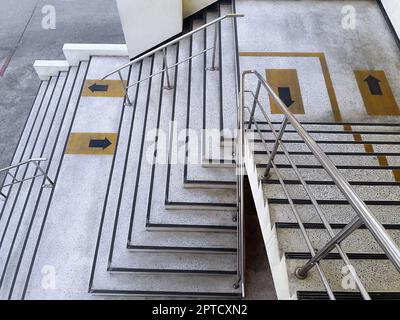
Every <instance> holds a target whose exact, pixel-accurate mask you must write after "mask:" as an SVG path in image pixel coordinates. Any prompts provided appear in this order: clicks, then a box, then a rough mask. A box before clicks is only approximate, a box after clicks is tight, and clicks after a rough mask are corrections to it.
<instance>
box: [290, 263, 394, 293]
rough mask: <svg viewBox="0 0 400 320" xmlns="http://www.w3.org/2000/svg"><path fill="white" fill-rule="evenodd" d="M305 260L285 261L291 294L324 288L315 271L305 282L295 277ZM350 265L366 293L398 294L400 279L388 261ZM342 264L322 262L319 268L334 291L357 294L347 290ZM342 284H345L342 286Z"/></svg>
mask: <svg viewBox="0 0 400 320" xmlns="http://www.w3.org/2000/svg"><path fill="white" fill-rule="evenodd" d="M305 261H306V260H298V259H287V260H286V264H287V270H288V276H289V282H290V288H291V290H292V292H293V293H294V292H296V291H323V290H324V289H325V288H324V286H323V284H322V282H321V280H320V277H319V275H318V272H317V270H316V269H315V268H314V269H312V270H311V271H310V272H309V274H308V276H307V278H306V279H305V280H299V279H297V278H296V277H295V275H294V273H293V271H294V270H295V269H296V268H297V267H298V266H301V265H303V264H304V262H305ZM352 265H353V267H354V268H355V270H356V271H357V274H358V276H359V277H360V279H361V281H362V283H363V284H364V286H365V288H366V289H367V291H372V292H374V291H379V292H398V290H399V287H400V277H399V276H398V272H397V270H396V269H395V268H394V267H393V265H392V264H391V262H390V261H389V260H353V261H352ZM343 267H344V264H343V262H342V261H340V260H324V261H322V262H321V268H322V269H323V270H324V272H325V274H326V276H327V278H328V281H329V283H330V285H331V287H332V289H333V290H334V291H344V292H357V290H356V289H347V290H346V288H348V287H347V286H346V284H345V283H346V278H345V275H343V274H342V273H341V270H342V268H343ZM343 284H345V285H344V286H343Z"/></svg>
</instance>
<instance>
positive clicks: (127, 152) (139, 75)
mask: <svg viewBox="0 0 400 320" xmlns="http://www.w3.org/2000/svg"><path fill="white" fill-rule="evenodd" d="M143 63H144V61H140V63H139V67H138V69H137V78H136V81H139V80H140V79H141V78H142V70H143ZM132 72H133V68H130V71H129V79H128V80H130V77H131V75H132ZM141 87H142V85H141V84H140V83H139V84H138V85H137V86H136V90H135V97H134V100H133V106H132V108H133V114H132V119H131V121H130V124H129V135H128V142H127V145H126V149H125V159H124V166H123V170H122V178H121V182H120V184H119V194H118V200H117V206H116V210H115V215H114V222H113V229H112V237H111V242H110V249H109V253H108V264H111V261H112V257H113V255H114V246H115V238H116V233H117V227H118V221H119V214H120V212H121V210H120V208H121V204H122V195H123V193H124V185H125V180H126V172H127V168H128V162H129V161H128V160H129V155H130V152H131V151H130V150H131V143H132V137H133V128H134V125H135V123H136V122H137V117H136V112H137V102H138V97H139V92H140V88H141ZM125 101H126V100H124V103H125ZM114 154H116V153H114ZM138 184H139V181H138V180H137V179H136V181H135V187H134V188H135V189H134V190H137V188H138ZM135 194H136V192H135ZM134 197H135V196H134ZM108 199H109V189H107V193H106V198H105V200H104V205H103V210H102V214H101V220H100V225H99V231H98V235H97V241H98V242H97V244H96V245H98V246H99V245H100V241H101V237H102V235H101V234H102V231H103V225H104V218H105V215H106V210H107V204H108ZM135 201H136V200H135V198H134V200H133V202H134V203H135ZM131 219H132V218H131ZM97 250H98V247H96V254H97ZM95 258H96V256H95ZM95 269H96V261H95V259H94V260H93V264H92V275H93V274H94V272H95ZM91 279H92V280H93V278H91ZM91 285H92V282H90V285H89V287H90V286H91Z"/></svg>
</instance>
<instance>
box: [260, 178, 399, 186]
mask: <svg viewBox="0 0 400 320" xmlns="http://www.w3.org/2000/svg"><path fill="white" fill-rule="evenodd" d="M261 181H262V182H263V183H266V184H280V181H279V180H277V179H269V178H263V179H261ZM283 182H284V184H288V185H301V182H300V181H299V180H292V179H287V180H283ZM305 182H306V184H308V185H321V186H322V185H324V186H327V185H329V186H334V185H336V184H335V182H333V181H330V180H306V181H305ZM348 182H349V183H350V185H352V186H400V181H348Z"/></svg>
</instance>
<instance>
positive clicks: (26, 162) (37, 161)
mask: <svg viewBox="0 0 400 320" xmlns="http://www.w3.org/2000/svg"><path fill="white" fill-rule="evenodd" d="M44 161H47V159H46V158H32V159H29V160H24V161H21V162H19V163H16V164H13V165H11V166H8V167H5V168H2V169H0V173H2V172H6V174H7V175H9V176H10V177H11V179H12V180H11V182H9V183H4V184H3V185H2V186H1V187H0V190H2V189H3V188H5V187H9V186H12V185H14V184H17V183H22V182H24V181H27V180H32V179H35V178H38V177H43V176H44V177H45V180H46V181H47V182H48V183H47V184H46V183H45V184H43V186H42V187H53V186H54V182H53V180H51V179H50V178H49V176H48V174H47V172H46V171H45V170H43V169H42V168H41V166H40V163H41V162H44ZM31 163H33V164H34V165H35V166H36V169H37V170H38V171H39V172H40V174H36V172H35V173H34V175H33V176H31V177H29V178H23V179H18V178H17V177H16V176H15V174H13V173H11V172H10V170H12V169H15V168H18V167H21V166H23V165H29V164H31ZM0 196H1V197H2V198H3V199H6V198H7V196H6V195H5V194H4V193H3V192H2V191H1V192H0Z"/></svg>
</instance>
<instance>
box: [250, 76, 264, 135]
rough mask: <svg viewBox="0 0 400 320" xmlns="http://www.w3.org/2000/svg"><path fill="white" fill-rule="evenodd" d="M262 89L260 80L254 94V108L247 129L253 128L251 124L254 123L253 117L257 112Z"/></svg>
mask: <svg viewBox="0 0 400 320" xmlns="http://www.w3.org/2000/svg"><path fill="white" fill-rule="evenodd" d="M260 90H261V81H260V80H258V83H257V88H256V93H255V94H254V100H253V108H252V109H251V114H250V120H249V126H248V127H247V129H249V130H250V129H251V126H252V124H253V118H254V114H255V112H256V107H257V103H258V96H259V95H260Z"/></svg>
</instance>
